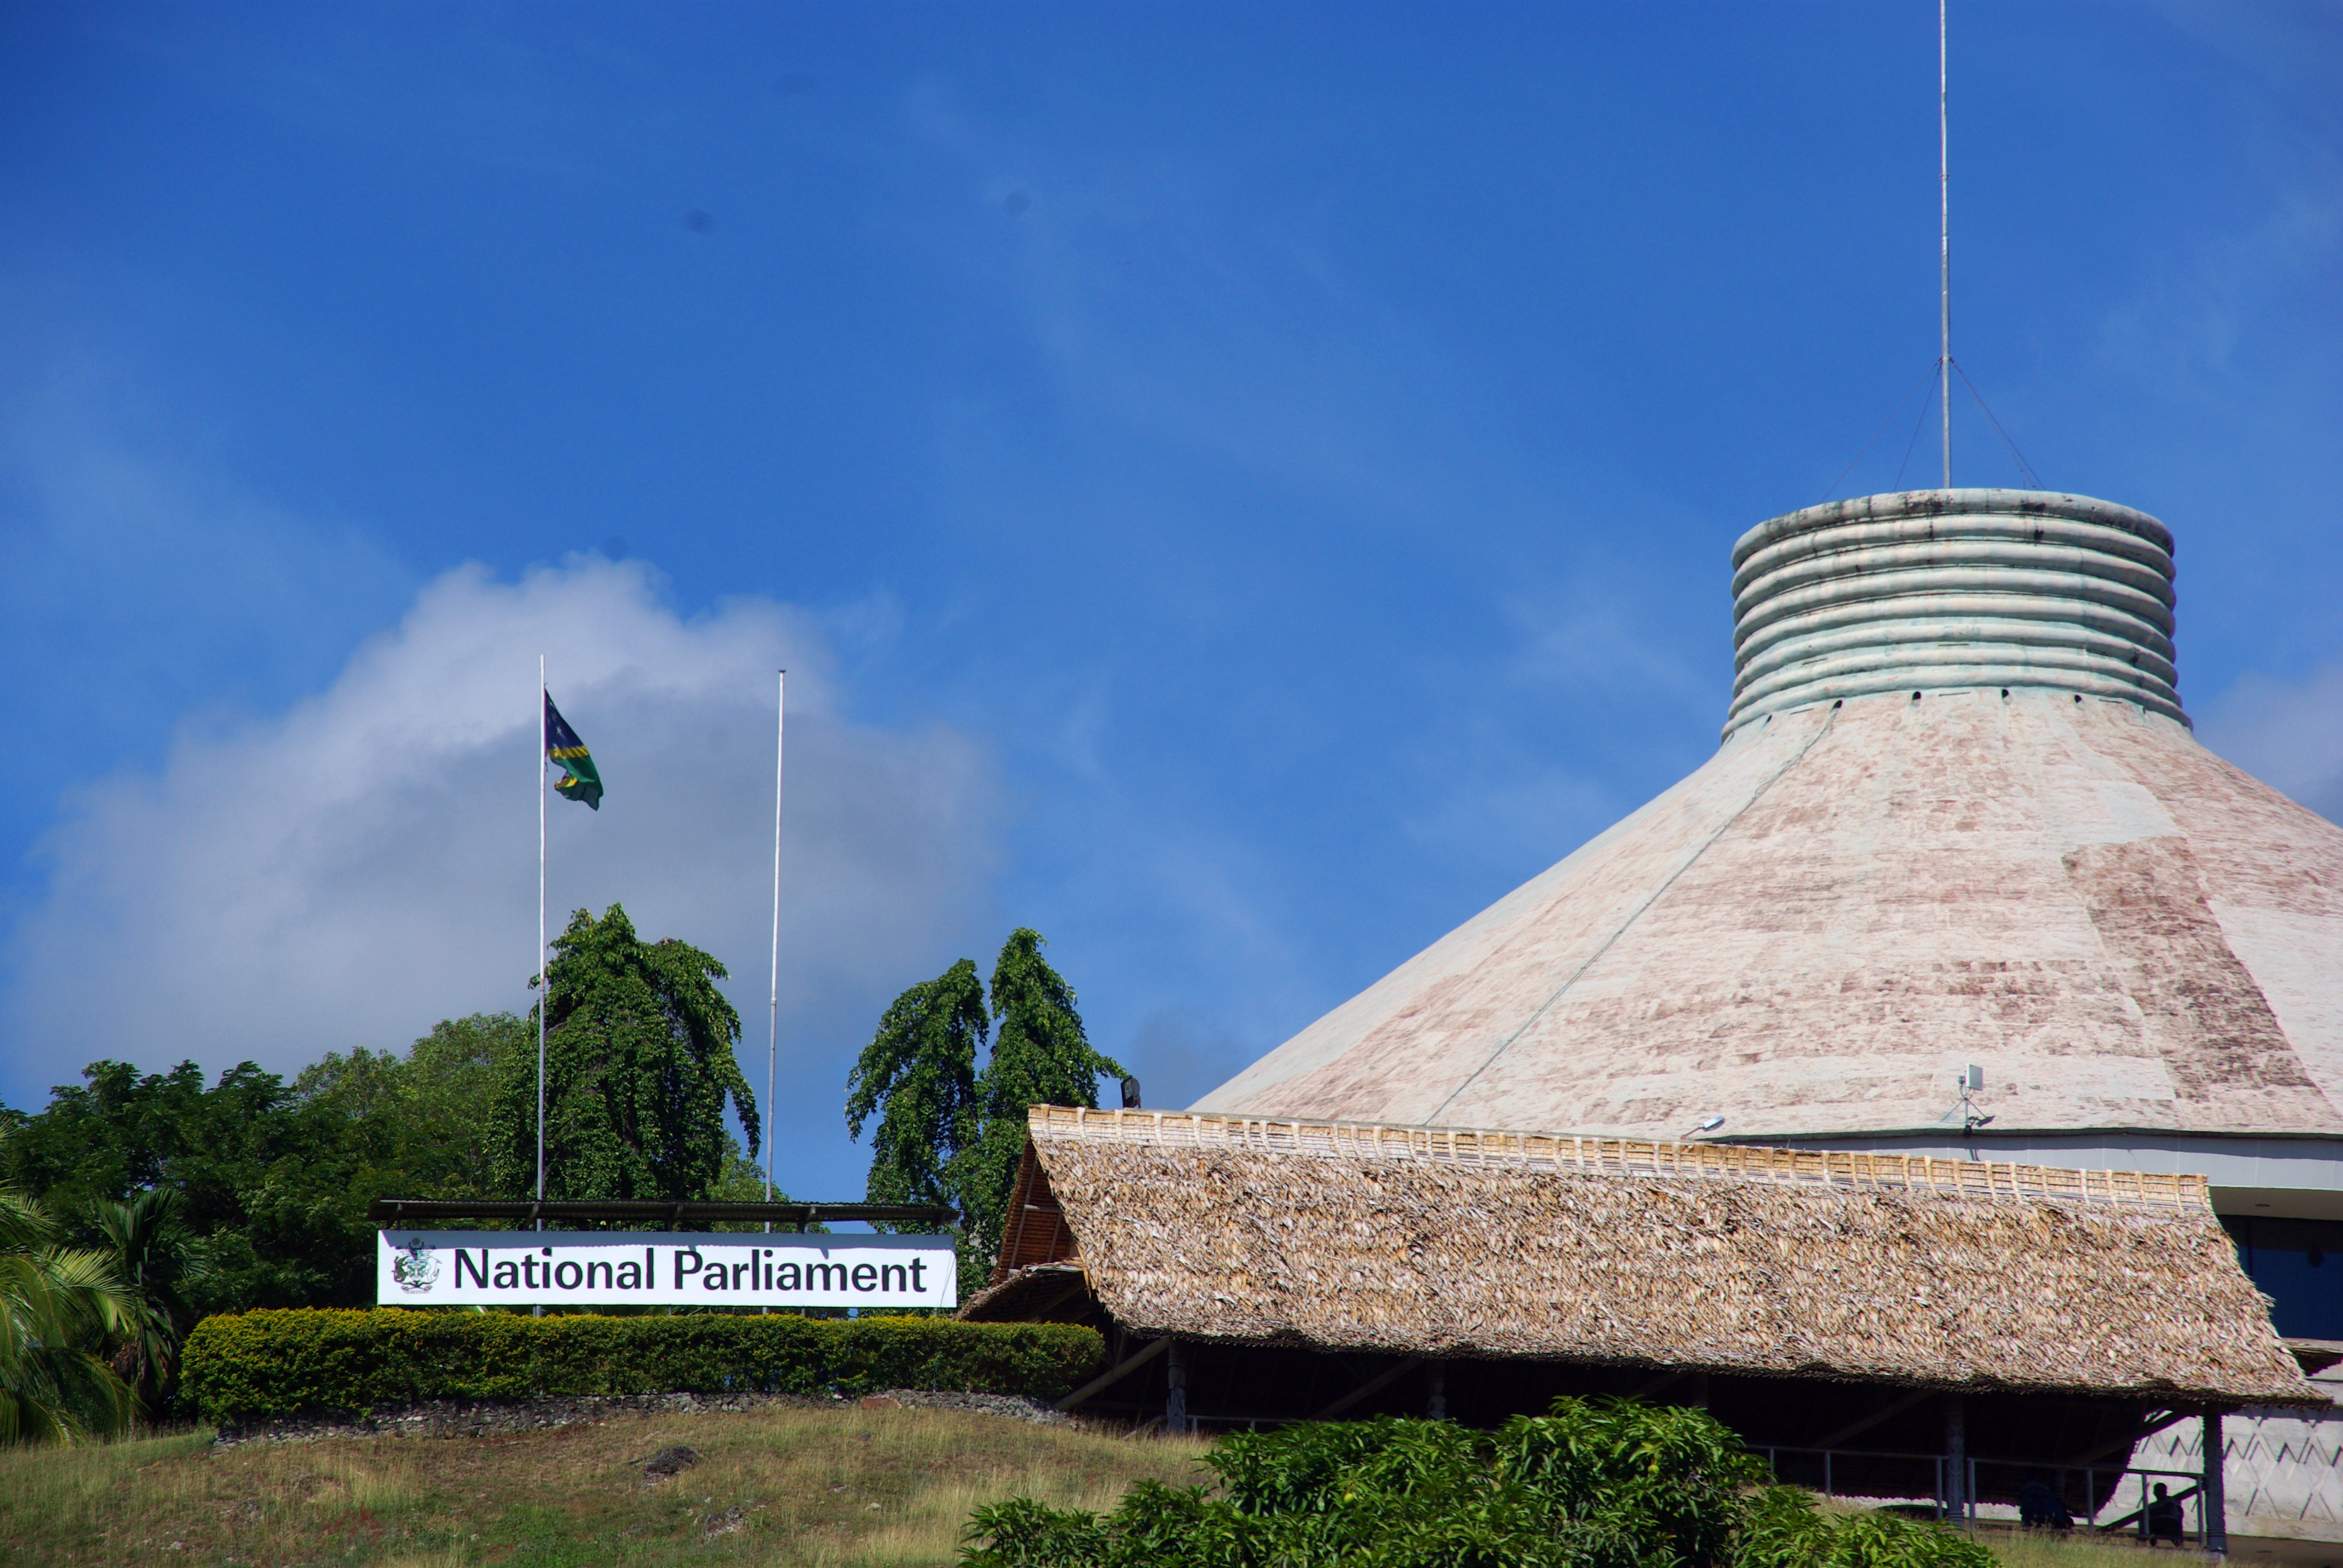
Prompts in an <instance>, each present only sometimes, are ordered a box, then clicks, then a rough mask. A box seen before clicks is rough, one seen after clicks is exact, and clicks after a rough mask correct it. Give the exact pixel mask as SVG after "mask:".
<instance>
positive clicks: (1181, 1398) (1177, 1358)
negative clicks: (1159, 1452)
mask: <svg viewBox="0 0 2343 1568" xmlns="http://www.w3.org/2000/svg"><path fill="white" fill-rule="evenodd" d="M1163 1369H1164V1371H1163V1378H1164V1381H1165V1382H1168V1383H1170V1384H1171V1385H1172V1391H1171V1392H1169V1393H1167V1394H1166V1395H1164V1397H1163V1429H1164V1430H1165V1431H1166V1432H1193V1431H1195V1430H1196V1423H1195V1422H1193V1421H1192V1420H1190V1419H1189V1416H1188V1347H1187V1346H1185V1345H1183V1344H1182V1343H1181V1342H1179V1341H1178V1340H1173V1341H1172V1353H1171V1354H1170V1355H1168V1356H1166V1357H1165V1358H1164V1362H1163Z"/></svg>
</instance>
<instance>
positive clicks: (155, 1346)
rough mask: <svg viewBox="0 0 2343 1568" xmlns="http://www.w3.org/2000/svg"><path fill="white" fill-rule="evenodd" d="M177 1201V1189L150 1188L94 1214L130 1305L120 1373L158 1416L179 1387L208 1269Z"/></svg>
mask: <svg viewBox="0 0 2343 1568" xmlns="http://www.w3.org/2000/svg"><path fill="white" fill-rule="evenodd" d="M179 1204H180V1199H179V1193H178V1191H177V1189H176V1188H171V1187H150V1188H148V1189H147V1190H146V1191H143V1192H139V1193H136V1194H135V1195H133V1196H132V1198H131V1199H130V1201H128V1202H126V1203H99V1204H97V1205H96V1208H95V1209H94V1211H93V1212H92V1214H91V1216H90V1218H91V1221H92V1223H93V1224H94V1225H95V1226H96V1229H97V1231H98V1233H99V1234H100V1235H102V1236H104V1237H105V1238H106V1246H105V1251H106V1258H107V1261H108V1262H110V1263H111V1264H112V1265H113V1269H114V1275H115V1278H116V1280H117V1281H118V1282H120V1283H121V1286H122V1292H123V1298H124V1306H125V1309H126V1310H125V1313H124V1323H123V1340H122V1345H121V1348H120V1349H118V1350H117V1351H116V1352H115V1355H114V1372H115V1375H116V1377H118V1378H120V1379H122V1381H123V1382H126V1383H128V1384H129V1385H130V1387H131V1389H132V1391H133V1392H135V1393H136V1395H137V1396H138V1402H139V1404H140V1405H141V1406H142V1407H143V1408H144V1409H145V1410H146V1412H148V1413H149V1414H154V1415H159V1414H161V1413H162V1412H164V1411H165V1410H166V1409H167V1408H168V1406H169V1404H170V1401H171V1396H172V1395H173V1394H174V1393H175V1392H176V1391H177V1384H178V1374H179V1345H180V1343H181V1342H182V1341H184V1340H185V1339H186V1334H187V1331H188V1330H189V1329H192V1328H194V1327H195V1326H196V1314H195V1312H194V1309H193V1308H191V1307H190V1306H189V1305H188V1304H187V1296H186V1292H187V1291H188V1289H189V1288H190V1287H193V1288H196V1289H200V1288H202V1287H203V1285H204V1284H205V1283H206V1281H207V1279H208V1276H209V1271H210V1270H209V1262H208V1261H207V1259H206V1256H205V1250H204V1247H203V1245H202V1243H201V1242H199V1241H196V1238H195V1237H194V1236H193V1235H192V1234H191V1233H189V1231H188V1230H187V1228H186V1225H185V1224H183V1223H181V1222H180V1220H179Z"/></svg>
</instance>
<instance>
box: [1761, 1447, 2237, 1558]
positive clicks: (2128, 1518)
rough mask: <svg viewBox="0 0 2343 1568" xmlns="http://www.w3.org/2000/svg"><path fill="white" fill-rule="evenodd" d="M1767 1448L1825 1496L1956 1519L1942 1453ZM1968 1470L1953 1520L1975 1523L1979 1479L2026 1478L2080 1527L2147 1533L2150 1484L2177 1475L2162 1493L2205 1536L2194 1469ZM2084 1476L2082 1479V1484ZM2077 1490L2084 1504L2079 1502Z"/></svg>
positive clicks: (2002, 1485) (1985, 1462)
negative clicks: (2132, 1491) (2135, 1487)
mask: <svg viewBox="0 0 2343 1568" xmlns="http://www.w3.org/2000/svg"><path fill="white" fill-rule="evenodd" d="M1755 1452H1758V1453H1762V1454H1764V1455H1765V1462H1766V1464H1767V1465H1768V1466H1769V1467H1770V1468H1771V1469H1772V1470H1773V1472H1774V1477H1775V1480H1776V1481H1779V1482H1782V1483H1785V1484H1788V1485H1793V1486H1803V1487H1805V1488H1806V1489H1807V1490H1809V1491H1812V1492H1817V1493H1822V1494H1823V1495H1824V1496H1825V1497H1862V1498H1869V1499H1877V1500H1883V1501H1888V1502H1897V1503H1925V1504H1926V1505H1927V1506H1928V1507H1929V1508H1931V1509H1932V1510H1933V1511H1934V1513H1935V1517H1936V1518H1937V1519H1940V1520H1945V1519H1954V1515H1955V1513H1956V1508H1955V1504H1954V1503H1953V1501H1952V1496H1953V1494H1952V1490H1951V1488H1950V1487H1949V1486H1948V1485H1947V1484H1946V1483H1947V1481H1948V1480H1950V1479H1951V1473H1950V1472H1949V1470H1948V1466H1949V1465H1950V1464H1951V1461H1950V1460H1949V1459H1947V1458H1946V1455H1944V1454H1941V1453H1897V1452H1875V1451H1872V1450H1866V1449H1850V1448H1797V1447H1792V1446H1787V1445H1779V1446H1767V1447H1760V1448H1757V1449H1756V1450H1755ZM1965 1469H1966V1474H1963V1475H1962V1476H1961V1477H1960V1479H1961V1480H1963V1481H1965V1482H1966V1483H1967V1484H1966V1486H1964V1487H1963V1488H1962V1498H1963V1501H1962V1503H1961V1504H1960V1506H1959V1507H1958V1509H1957V1513H1958V1515H1959V1517H1958V1518H1957V1519H1956V1520H1955V1521H1954V1522H1955V1523H1962V1524H1973V1523H1976V1517H1977V1514H1976V1498H1977V1495H1978V1493H1979V1489H1980V1483H1986V1484H1991V1485H1992V1489H1993V1490H1994V1491H1996V1492H1997V1493H2004V1494H2015V1493H2017V1492H2018V1491H2019V1490H2020V1489H2022V1488H2023V1487H2024V1486H2025V1485H2026V1483H2029V1482H2033V1481H2037V1480H2039V1481H2042V1482H2043V1483H2046V1485H2048V1486H2049V1488H2050V1490H2051V1491H2052V1492H2053V1493H2056V1496H2057V1498H2058V1502H2059V1505H2060V1506H2061V1507H2063V1508H2065V1509H2066V1512H2067V1513H2069V1514H2070V1515H2072V1516H2073V1518H2074V1521H2075V1526H2076V1528H2077V1529H2083V1530H2095V1531H2097V1532H2099V1533H2112V1532H2115V1531H2117V1530H2122V1529H2125V1528H2126V1527H2127V1526H2128V1527H2132V1528H2133V1529H2135V1530H2136V1532H2137V1533H2138V1534H2139V1535H2140V1536H2141V1537H2142V1538H2143V1539H2145V1538H2147V1533H2148V1531H2147V1524H2148V1521H2147V1513H2148V1509H2149V1508H2150V1506H2151V1505H2152V1504H2153V1503H2154V1502H2155V1501H2156V1499H2154V1497H2153V1496H2152V1488H2153V1487H2154V1485H2155V1484H2156V1483H2157V1482H2158V1481H2169V1482H2177V1483H2180V1484H2179V1485H2178V1486H2177V1488H2167V1492H2168V1493H2169V1495H2167V1497H2165V1498H2164V1499H2163V1500H2162V1501H2163V1502H2164V1503H2167V1504H2177V1505H2178V1506H2179V1507H2180V1509H2181V1510H2182V1535H2183V1537H2184V1539H2186V1538H2193V1539H2195V1540H2196V1541H2197V1542H2198V1543H2200V1544H2201V1543H2203V1541H2204V1539H2205V1523H2206V1521H2205V1509H2204V1498H2203V1495H2202V1493H2203V1489H2204V1481H2205V1478H2204V1477H2203V1476H2202V1475H2200V1474H2199V1473H2197V1472H2195V1471H2193V1470H2158V1469H2154V1468H2150V1467H2147V1466H2140V1465H2126V1464H2050V1463H2043V1462H2037V1461H2030V1460H2016V1459H1976V1458H1972V1459H1969V1460H1967V1461H1966V1462H1965ZM2127 1476H2137V1477H2138V1478H2139V1506H2138V1507H2137V1508H2135V1509H2133V1510H2132V1511H2131V1512H2130V1513H2126V1514H2123V1515H2122V1516H2121V1517H2119V1518H2117V1519H2113V1520H2110V1521H2108V1522H2107V1523H2105V1524H2100V1523H2097V1519H2098V1516H2099V1515H2100V1514H2101V1513H2105V1512H2107V1509H2108V1508H2110V1507H2113V1506H2117V1505H2119V1503H2118V1499H2119V1495H2120V1493H2122V1492H2123V1491H2124V1490H2125V1478H2126V1477H2127ZM2078 1483H2079V1484H2078ZM2078 1493H2079V1498H2080V1504H2081V1505H2080V1506H2077V1495H2078Z"/></svg>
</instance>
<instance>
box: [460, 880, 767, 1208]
mask: <svg viewBox="0 0 2343 1568" xmlns="http://www.w3.org/2000/svg"><path fill="white" fill-rule="evenodd" d="M553 951H554V958H553V961H552V963H551V964H549V965H548V966H547V975H546V980H547V982H548V983H547V987H546V995H545V997H544V998H543V1000H541V1001H540V1003H539V1005H540V1006H542V1007H543V1008H544V1009H545V1010H546V1011H545V1017H546V1043H545V1097H546V1098H545V1133H546V1136H545V1172H546V1182H545V1192H546V1196H547V1197H548V1198H603V1199H610V1198H621V1199H623V1198H665V1199H690V1198H699V1197H701V1196H703V1195H704V1194H706V1193H707V1192H708V1191H709V1190H710V1189H711V1188H712V1187H714V1186H715V1184H716V1183H717V1181H719V1179H720V1178H721V1177H722V1175H723V1173H724V1148H725V1128H724V1102H725V1101H726V1100H727V1099H728V1098H729V1099H730V1101H732V1104H733V1106H734V1108H735V1109H736V1110H737V1111H739V1117H740V1127H741V1131H744V1132H745V1133H747V1135H748V1140H749V1153H750V1155H751V1156H753V1155H754V1154H755V1153H756V1152H757V1149H758V1146H759V1145H758V1124H757V1101H756V1097H755V1096H754V1095H753V1094H752V1093H750V1092H749V1082H748V1080H747V1079H745V1078H743V1077H742V1076H741V1075H740V1068H739V1063H738V1062H737V1061H735V1060H733V1055H732V1048H733V1045H734V1044H735V1042H737V1041H738V1040H739V1038H740V1017H739V1014H738V1013H737V1012H735V1011H733V1010H732V1004H731V1003H730V1002H729V1001H727V1000H724V996H723V993H722V992H720V991H719V990H717V989H716V986H715V983H714V982H715V981H717V980H722V979H724V978H725V971H724V966H723V965H722V964H720V963H719V962H717V961H716V960H714V959H713V958H711V957H709V955H708V954H706V953H704V952H702V951H700V950H699V949H698V948H695V947H692V946H691V945H690V944H689V943H687V942H679V941H676V940H673V939H668V940H660V941H656V942H646V941H644V940H641V939H640V938H639V937H638V936H637V935H636V934H635V928H634V925H633V923H632V922H631V921H629V920H628V919H627V912H626V910H624V909H622V908H621V907H619V906H618V905H617V904H612V905H611V906H610V907H609V909H608V910H607V911H605V913H604V914H603V916H602V918H601V919H600V920H596V919H595V918H594V917H593V915H592V914H590V913H589V912H588V911H587V910H578V911H577V912H576V913H575V914H573V915H572V916H571V917H570V920H569V925H568V930H564V931H563V932H562V933H561V935H560V936H559V937H558V939H556V940H555V941H554V944H553ZM530 1027H531V1028H534V1020H533V1019H532V1020H530ZM533 1044H534V1041H533V1039H532V1041H531V1045H532V1046H533ZM489 1134H490V1139H489V1141H490V1144H491V1147H492V1149H493V1151H494V1155H493V1171H494V1174H495V1179H496V1181H497V1183H498V1185H499V1186H500V1187H501V1188H502V1189H503V1190H504V1191H507V1192H509V1193H514V1194H517V1195H526V1194H529V1193H532V1192H534V1191H535V1188H536V1179H537V1059H536V1053H535V1051H534V1050H533V1049H530V1050H524V1051H521V1052H518V1053H515V1054H514V1055H512V1056H510V1057H508V1059H507V1060H505V1061H504V1063H503V1070H501V1071H500V1073H499V1074H498V1085H497V1093H496V1104H495V1110H494V1112H493V1114H492V1116H491V1118H490V1124H489Z"/></svg>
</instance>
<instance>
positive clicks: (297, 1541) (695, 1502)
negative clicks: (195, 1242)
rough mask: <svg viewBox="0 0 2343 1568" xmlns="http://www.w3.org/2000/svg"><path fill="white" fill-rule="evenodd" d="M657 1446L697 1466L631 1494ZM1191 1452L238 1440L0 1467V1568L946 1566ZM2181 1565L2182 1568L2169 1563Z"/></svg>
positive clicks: (547, 1438)
mask: <svg viewBox="0 0 2343 1568" xmlns="http://www.w3.org/2000/svg"><path fill="white" fill-rule="evenodd" d="M670 1443H684V1444H689V1446H690V1447H692V1448H694V1449H697V1450H699V1452H700V1454H701V1455H702V1458H701V1461H700V1462H699V1464H698V1465H696V1466H694V1467H693V1468H691V1469H689V1470H687V1471H685V1472H683V1473H681V1474H680V1475H679V1476H677V1477H675V1478H673V1479H671V1480H661V1481H651V1480H648V1479H647V1478H646V1477H645V1476H644V1475H643V1470H642V1467H643V1462H644V1461H645V1460H647V1459H648V1458H649V1457H650V1455H651V1454H653V1453H654V1452H658V1451H659V1449H661V1448H664V1447H666V1446H668V1445H669V1444H670ZM1204 1447H1205V1445H1204V1444H1203V1443H1202V1442H1190V1441H1185V1440H1178V1439H1166V1438H1141V1439H1132V1438H1122V1437H1110V1436H1104V1435H1101V1434H1098V1433H1093V1432H1078V1431H1072V1430H1069V1429H1067V1428H1062V1427H1045V1426H1037V1425H1032V1424H1030V1423H1028V1422H1014V1421H1003V1420H1000V1419H998V1418H995V1417H989V1416H978V1415H964V1414H960V1413H959V1412H950V1411H931V1410H868V1411H866V1410H862V1409H860V1408H854V1407H849V1408H847V1409H844V1410H821V1409H802V1408H792V1407H788V1406H779V1407H772V1408H769V1409H766V1410H761V1411H756V1412H744V1413H738V1414H733V1413H707V1414H695V1415H685V1416H673V1415H623V1416H618V1417H615V1418H613V1419H612V1420H611V1421H610V1422H608V1423H607V1424H603V1425H598V1426H573V1427H563V1428H559V1429H557V1430H555V1431H551V1432H529V1433H525V1434H518V1435H513V1436H500V1437H485V1438H458V1439H433V1438H407V1439H397V1438H354V1439H327V1440H324V1441H319V1442H295V1443H285V1444H268V1443H249V1444H246V1445H244V1446H242V1447H238V1448H233V1449H228V1450H225V1451H219V1452H215V1451H214V1450H213V1449H212V1448H211V1446H210V1443H209V1441H208V1438H207V1435H206V1434H192V1435H180V1436H173V1437H157V1438H145V1439H139V1440H136V1441H133V1442H117V1443H105V1444H96V1445H92V1446H88V1447H83V1448H75V1449H15V1450H10V1449H0V1559H5V1561H6V1562H7V1563H10V1564H11V1565H12V1568H14V1565H16V1564H23V1565H24V1568H52V1565H57V1564H98V1563H107V1564H111V1563H130V1564H144V1563H157V1564H168V1565H169V1568H198V1565H209V1564H220V1565H222V1568H280V1565H281V1568H293V1565H297V1564H299V1565H307V1564H321V1565H322V1564H334V1565H337V1568H338V1565H345V1564H346V1565H347V1568H373V1565H377V1564H380V1565H384V1568H491V1565H496V1568H501V1565H504V1564H510V1565H512V1568H568V1565H570V1564H580V1565H582V1564H588V1563H591V1564H596V1565H602V1564H610V1565H613V1568H667V1565H669V1564H684V1563H690V1564H702V1563H706V1564H717V1563H759V1564H770V1565H773V1568H798V1565H800V1564H803V1565H807V1568H812V1565H825V1568H827V1565H830V1564H839V1565H844V1564H871V1565H874V1568H877V1565H893V1564H905V1565H912V1564H917V1565H920V1568H928V1565H936V1564H948V1563H951V1562H952V1560H953V1558H954V1557H955V1555H956V1554H957V1552H958V1548H959V1543H960V1530H961V1528H962V1526H963V1525H964V1524H965V1523H966V1522H967V1519H968V1515H969V1513H970V1510H972V1509H974V1508H976V1507H977V1506H978V1505H980V1504H981V1503H992V1502H996V1501H998V1500H1000V1499H1001V1498H1003V1497H1009V1496H1025V1497H1032V1498H1037V1499H1039V1500H1041V1501H1043V1502H1046V1503H1050V1504H1051V1505H1052V1506H1053V1507H1059V1508H1087V1509H1107V1508H1111V1507H1112V1506H1113V1505H1114V1503H1116V1501H1117V1500H1119V1499H1120V1498H1121V1495H1122V1493H1123V1491H1124V1489H1125V1488H1126V1487H1128V1486H1129V1485H1130V1484H1131V1483H1132V1482H1133V1481H1136V1480H1139V1479H1141V1478H1142V1477H1150V1476H1151V1477H1154V1478H1156V1479H1159V1480H1162V1481H1168V1482H1174V1483H1186V1482H1190V1481H1194V1480H1198V1479H1201V1478H1202V1476H1201V1473H1200V1472H1199V1471H1197V1469H1196V1468H1195V1466H1194V1464H1193V1461H1194V1460H1195V1458H1196V1456H1197V1455H1199V1454H1201V1453H1202V1452H1203V1451H1204ZM1980 1540H1981V1541H1982V1542H1983V1543H1984V1544H1986V1546H1988V1547H1989V1548H1990V1549H1991V1550H1992V1551H1993V1552H1994V1553H1996V1555H1997V1556H1998V1557H1999V1558H2000V1559H2001V1561H2002V1563H2004V1564H2005V1565H2006V1568H2148V1563H2150V1562H2151V1561H2153V1562H2157V1563H2173V1564H2177V1563H2179V1562H2180V1561H2181V1560H2182V1557H2183V1554H2181V1553H2161V1554H2157V1555H2156V1556H2154V1557H2153V1558H2150V1557H2149V1556H2148V1554H2147V1553H2144V1552H2143V1550H2142V1549H2141V1548H2139V1547H2137V1546H2135V1545H2132V1544H2130V1543H2128V1542H2127V1541H2121V1540H2114V1541H2101V1540H2093V1539H2089V1538H2087V1537H2083V1536H2080V1535H2079V1534H2078V1535H2077V1536H2074V1537H2068V1538H2066V1539H2063V1540H2062V1539H2057V1538H2053V1537H2045V1536H2021V1535H2019V1534H2017V1533H2016V1532H2009V1531H1997V1530H1987V1531H1984V1532H1981V1533H1980ZM2191 1560H2193V1561H2199V1562H2201V1561H2202V1559H2191Z"/></svg>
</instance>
